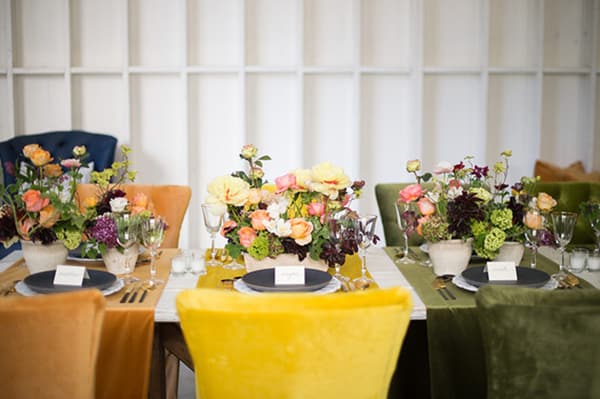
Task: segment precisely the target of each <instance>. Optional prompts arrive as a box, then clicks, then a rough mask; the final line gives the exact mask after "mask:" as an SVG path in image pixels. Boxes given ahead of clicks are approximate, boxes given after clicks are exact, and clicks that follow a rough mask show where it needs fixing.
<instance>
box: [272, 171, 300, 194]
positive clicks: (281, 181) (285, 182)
mask: <svg viewBox="0 0 600 399" xmlns="http://www.w3.org/2000/svg"><path fill="white" fill-rule="evenodd" d="M275 185H276V186H277V193H282V192H284V191H286V190H288V189H294V188H296V176H295V175H293V174H292V173H288V174H285V175H283V176H279V177H277V178H275Z"/></svg>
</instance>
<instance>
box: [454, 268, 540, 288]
mask: <svg viewBox="0 0 600 399" xmlns="http://www.w3.org/2000/svg"><path fill="white" fill-rule="evenodd" d="M484 268H485V266H476V267H469V268H468V269H466V270H465V271H463V272H462V277H463V278H464V279H465V281H466V282H467V283H469V284H471V285H474V286H475V287H481V286H482V285H487V284H494V285H512V286H517V287H528V288H539V287H542V286H544V285H545V284H546V283H547V282H548V280H550V275H549V274H548V273H546V272H544V271H542V270H539V269H532V268H530V267H520V266H517V267H516V269H517V280H515V281H490V280H489V279H488V273H487V272H484Z"/></svg>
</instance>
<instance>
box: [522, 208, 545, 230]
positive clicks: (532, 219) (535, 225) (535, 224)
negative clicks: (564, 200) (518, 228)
mask: <svg viewBox="0 0 600 399" xmlns="http://www.w3.org/2000/svg"><path fill="white" fill-rule="evenodd" d="M523 224H525V226H527V227H529V228H530V229H535V230H539V229H542V228H543V227H544V223H543V219H542V215H540V213H539V212H536V211H529V212H527V213H526V214H525V217H524V218H523Z"/></svg>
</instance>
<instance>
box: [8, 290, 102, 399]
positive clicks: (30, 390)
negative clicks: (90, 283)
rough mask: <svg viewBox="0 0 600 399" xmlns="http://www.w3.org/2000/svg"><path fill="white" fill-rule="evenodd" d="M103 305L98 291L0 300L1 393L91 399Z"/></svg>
mask: <svg viewBox="0 0 600 399" xmlns="http://www.w3.org/2000/svg"><path fill="white" fill-rule="evenodd" d="M105 306H106V302H105V299H104V297H103V296H102V294H101V293H100V291H98V290H83V291H77V292H72V293H65V294H54V295H39V296H35V297H30V298H23V297H13V298H5V299H0V392H1V393H0V396H2V397H4V398H51V399H54V398H56V399H64V398H82V399H85V398H90V399H92V398H94V392H95V378H96V377H95V375H96V359H97V356H98V348H99V344H100V334H101V328H102V322H103V320H104V311H105Z"/></svg>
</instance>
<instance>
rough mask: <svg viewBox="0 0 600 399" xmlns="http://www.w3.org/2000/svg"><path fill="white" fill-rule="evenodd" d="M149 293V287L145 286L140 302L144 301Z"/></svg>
mask: <svg viewBox="0 0 600 399" xmlns="http://www.w3.org/2000/svg"><path fill="white" fill-rule="evenodd" d="M147 293H148V288H144V292H142V296H141V297H140V303H142V302H144V299H146V294H147Z"/></svg>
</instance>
